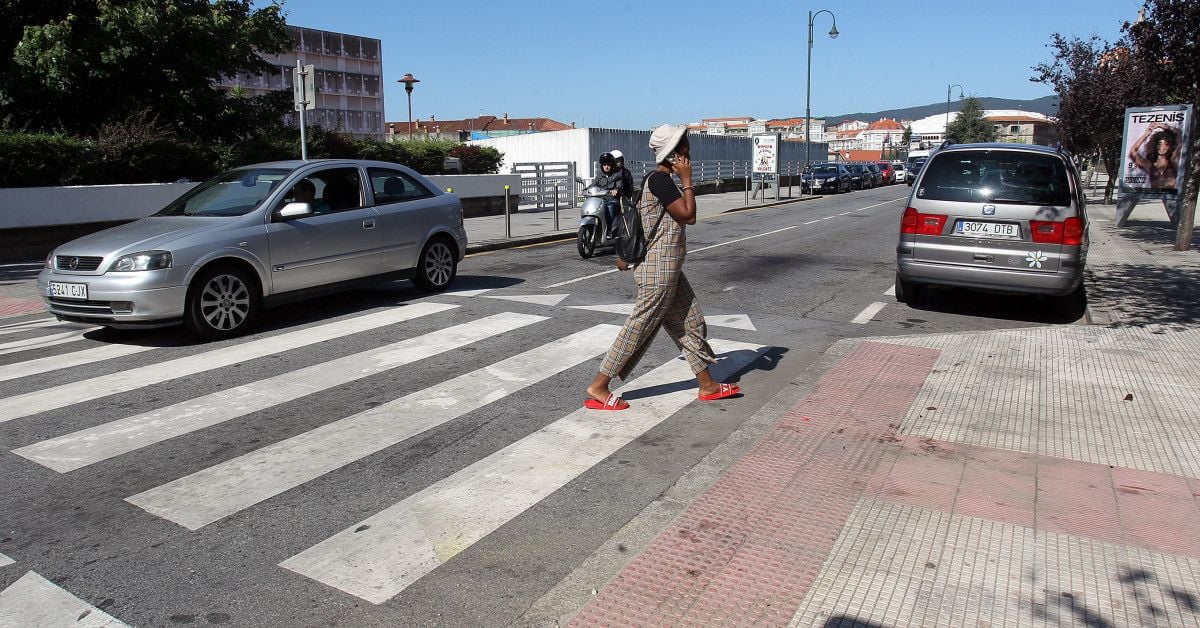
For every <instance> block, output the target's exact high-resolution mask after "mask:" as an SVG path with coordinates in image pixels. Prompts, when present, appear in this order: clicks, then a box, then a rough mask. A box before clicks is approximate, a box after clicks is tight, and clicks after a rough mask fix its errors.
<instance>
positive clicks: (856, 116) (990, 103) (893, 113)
mask: <svg viewBox="0 0 1200 628" xmlns="http://www.w3.org/2000/svg"><path fill="white" fill-rule="evenodd" d="M979 100H980V101H982V102H983V108H984V109H1020V110H1022V111H1036V112H1038V113H1044V114H1046V115H1048V116H1054V115H1057V114H1058V97H1057V96H1043V97H1041V98H1034V99H1033V100H1014V99H1011V98H990V97H982V98H980V99H979ZM961 104H962V101H961V100H951V101H950V110H951V111H958V108H959V106H961ZM945 112H946V103H944V102H940V103H935V104H932V105H922V106H919V107H906V108H904V109H888V110H886V111H875V112H872V113H865V112H863V113H847V114H844V115H840V116H825V124H826V125H830V126H831V125H834V124H837V123H839V122H842V121H843V120H862V121H863V122H874V121H876V120H878V119H880V118H894V119H896V120H920V119H921V118H925V117H928V116H932V115H934V114H939V113H945Z"/></svg>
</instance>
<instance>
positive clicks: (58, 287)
mask: <svg viewBox="0 0 1200 628" xmlns="http://www.w3.org/2000/svg"><path fill="white" fill-rule="evenodd" d="M50 296H52V297H59V298H62V299H80V300H82V301H87V298H88V294H87V284H86V283H60V282H57V281H51V282H50Z"/></svg>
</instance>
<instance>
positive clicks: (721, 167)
mask: <svg viewBox="0 0 1200 628" xmlns="http://www.w3.org/2000/svg"><path fill="white" fill-rule="evenodd" d="M657 165H658V164H655V163H654V162H651V161H635V162H626V164H625V167H627V168H629V172H631V173H633V176H634V178H635V179H637V180H638V181H641V178H642V177H644V176H646V173H648V172H650V171H651V170H654V168H655V167H657ZM593 166H595V164H593ZM752 170H753V169H752V168H751V167H750V160H748V159H746V160H702V161H693V162H692V181H694V182H696V183H704V182H709V181H727V180H736V179H745V178H746V177H753V172H752ZM803 172H804V162H802V161H789V162H783V163H780V164H779V174H780V175H781V176H785V177H786V176H799V175H800V174H801V173H803Z"/></svg>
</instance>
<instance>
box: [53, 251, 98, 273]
mask: <svg viewBox="0 0 1200 628" xmlns="http://www.w3.org/2000/svg"><path fill="white" fill-rule="evenodd" d="M102 261H104V258H103V257H91V256H86V257H85V256H81V255H56V256H54V267H55V268H57V269H58V270H79V271H89V270H96V269H97V268H100V262H102Z"/></svg>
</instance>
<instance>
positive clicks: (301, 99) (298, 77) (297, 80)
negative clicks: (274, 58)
mask: <svg viewBox="0 0 1200 628" xmlns="http://www.w3.org/2000/svg"><path fill="white" fill-rule="evenodd" d="M305 78H306V77H305V75H304V66H302V65H301V64H300V60H299V59H296V73H295V75H294V76H293V77H292V83H293V85H294V87H295V91H294V92H293V93H294V94H295V100H296V111H299V112H300V159H301V160H303V161H308V135H307V129H306V128H305V127H306V126H307V125H308V123H307V121H306V120H305V116H304V111H305V110H306V109H307V108H308V97H307V94H305V93H304V91H305V90H304V87H305V85H304V83H305V80H304V79H305Z"/></svg>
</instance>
